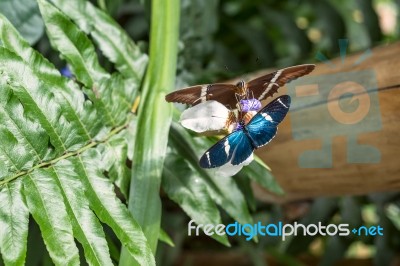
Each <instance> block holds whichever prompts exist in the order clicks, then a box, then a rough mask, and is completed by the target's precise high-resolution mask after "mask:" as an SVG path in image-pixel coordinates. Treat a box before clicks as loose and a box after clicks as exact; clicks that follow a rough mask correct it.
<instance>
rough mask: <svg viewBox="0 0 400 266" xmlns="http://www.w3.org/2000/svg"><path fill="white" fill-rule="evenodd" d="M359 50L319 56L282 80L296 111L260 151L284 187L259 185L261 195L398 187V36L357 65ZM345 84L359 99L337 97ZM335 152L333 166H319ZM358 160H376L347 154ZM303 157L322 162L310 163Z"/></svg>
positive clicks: (268, 198)
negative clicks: (272, 189)
mask: <svg viewBox="0 0 400 266" xmlns="http://www.w3.org/2000/svg"><path fill="white" fill-rule="evenodd" d="M361 55H362V53H359V54H355V55H352V56H349V57H347V58H346V59H345V60H344V62H343V63H342V60H341V58H336V59H335V60H332V62H331V63H332V64H334V65H336V66H337V67H336V68H332V67H331V65H328V64H323V63H321V64H318V65H317V67H316V69H315V70H314V72H313V73H312V74H310V77H304V78H301V79H299V80H297V81H295V82H292V83H291V84H289V85H288V86H286V88H282V90H281V91H280V94H287V93H288V94H289V95H291V96H292V108H291V111H290V113H289V115H288V117H287V118H286V119H285V120H284V122H283V123H282V124H281V125H280V126H279V130H278V134H277V136H276V138H275V139H274V140H273V141H272V142H271V143H270V144H268V145H267V146H265V147H263V148H261V149H259V150H258V151H257V155H259V156H260V157H261V158H262V159H263V160H264V161H265V163H266V164H267V165H269V166H270V167H271V169H272V171H273V174H274V176H275V177H276V178H277V180H278V182H279V183H280V185H281V186H282V187H283V189H284V190H285V192H286V195H285V196H284V197H277V196H275V195H272V194H270V193H268V192H267V191H265V190H264V189H262V188H260V187H259V186H257V185H254V186H253V188H254V191H255V194H256V196H257V197H258V198H259V199H261V200H265V201H275V202H285V201H291V200H297V199H305V198H313V197H318V196H334V195H349V194H351V195H354V194H366V193H373V192H382V191H393V190H399V189H400V161H399V159H400V123H399V122H400V111H399V110H400V97H399V96H400V43H396V44H392V45H388V46H381V47H378V48H375V49H373V50H372V53H371V54H370V56H369V57H367V58H365V60H364V61H363V62H361V63H359V64H357V65H354V64H355V62H357V60H359V58H360V56H361ZM360 73H361V74H360ZM261 74H262V73H261ZM306 79H307V80H306ZM313 81H314V83H313ZM307 82H309V83H310V84H304V83H307ZM335 83H336V84H335ZM374 83H375V85H374ZM316 86H317V88H316ZM340 87H342V88H340ZM376 87H377V88H376ZM374 89H375V91H376V92H375V93H373V91H374ZM376 89H377V90H376ZM365 90H368V92H366V91H365ZM345 91H352V92H355V93H356V95H355V96H354V95H352V94H346V95H347V96H351V95H352V97H354V99H356V101H354V102H352V103H351V102H349V99H350V98H347V99H341V100H338V96H343V92H345ZM357 93H358V94H357ZM318 97H319V98H318ZM335 97H336V98H335ZM316 99H319V100H316ZM321 99H322V100H321ZM328 99H329V100H328ZM346 101H347V102H346ZM346 105H347V106H346ZM329 108H330V109H329ZM346 108H347V109H346ZM329 110H330V111H329ZM357 116H358V117H357ZM346 123H347V125H346ZM323 143H324V144H323ZM357 143H358V144H365V145H368V146H369V147H370V148H368V147H367V146H360V145H358V144H357ZM371 147H372V148H371ZM330 148H331V151H329V149H330ZM318 149H319V150H320V151H322V152H320V153H319V154H318V152H317V155H318V156H317V157H316V158H318V157H319V158H320V159H321V162H317V160H314V161H312V160H310V159H309V157H308V160H305V161H300V163H299V158H300V157H301V156H304V154H306V153H307V151H310V150H318ZM363 149H364V150H363ZM348 150H349V151H348ZM374 151H375V152H374ZM376 151H377V152H378V153H377V154H378V156H380V158H379V157H376V155H377V154H376ZM349 152H350V153H357V152H359V153H358V155H357V154H356V155H353V156H352V155H351V154H350V155H348V154H349ZM329 153H330V156H331V157H332V166H331V167H328V168H318V165H321V163H322V164H323V163H326V160H322V159H323V156H327V154H329ZM374 156H375V157H374ZM303 158H306V159H307V157H303ZM354 160H360V161H363V160H364V161H365V160H366V161H368V160H372V161H374V160H375V161H376V162H375V163H368V162H367V163H365V162H364V163H354V162H349V161H354ZM328 161H329V160H328ZM304 162H306V166H307V163H308V164H309V165H311V166H312V165H313V164H314V165H317V167H315V168H304Z"/></svg>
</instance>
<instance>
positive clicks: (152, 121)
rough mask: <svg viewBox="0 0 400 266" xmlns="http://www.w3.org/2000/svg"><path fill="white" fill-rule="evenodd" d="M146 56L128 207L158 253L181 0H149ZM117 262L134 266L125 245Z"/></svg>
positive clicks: (153, 249)
mask: <svg viewBox="0 0 400 266" xmlns="http://www.w3.org/2000/svg"><path fill="white" fill-rule="evenodd" d="M151 12H152V14H151V29H150V54H149V56H150V60H149V65H148V68H147V72H146V76H145V78H144V82H143V87H142V95H141V101H140V105H139V109H138V123H137V134H136V140H135V150H134V158H133V167H132V179H131V186H130V192H129V203H128V208H129V210H130V211H131V213H132V215H133V217H134V218H135V219H136V221H138V222H139V224H140V225H141V227H142V229H143V232H144V234H145V236H146V237H147V240H148V243H149V245H150V247H151V249H152V251H153V253H154V254H155V253H156V249H157V243H158V237H159V232H160V222H161V200H160V196H159V190H160V184H161V175H162V169H163V164H164V158H165V154H166V151H167V144H168V132H169V128H170V125H171V120H172V105H171V104H169V103H167V102H166V101H165V95H166V94H167V93H168V92H169V91H171V90H172V89H173V88H174V86H175V74H176V61H177V53H178V36H179V15H180V1H179V0H168V1H166V0H152V6H151ZM120 265H137V263H136V262H135V261H134V259H133V258H132V257H131V256H130V255H129V254H128V253H127V252H126V251H125V250H124V249H123V250H122V252H121V259H120Z"/></svg>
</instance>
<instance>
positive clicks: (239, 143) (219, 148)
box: [200, 130, 254, 168]
mask: <svg viewBox="0 0 400 266" xmlns="http://www.w3.org/2000/svg"><path fill="white" fill-rule="evenodd" d="M253 150H254V147H253V146H252V144H251V142H250V139H249V138H248V137H247V136H246V135H245V134H244V132H243V131H242V130H238V131H235V132H233V133H231V134H229V135H228V136H226V137H225V138H223V139H221V140H220V141H218V142H217V143H216V144H215V145H214V146H212V147H211V148H210V149H208V150H207V151H206V152H205V153H204V154H203V156H202V157H201V158H200V166H201V167H203V168H214V167H219V166H222V165H224V164H226V163H228V162H231V163H232V164H233V165H238V164H240V163H241V162H243V161H245V160H246V159H247V158H248V157H249V156H250V155H251V154H252V153H253Z"/></svg>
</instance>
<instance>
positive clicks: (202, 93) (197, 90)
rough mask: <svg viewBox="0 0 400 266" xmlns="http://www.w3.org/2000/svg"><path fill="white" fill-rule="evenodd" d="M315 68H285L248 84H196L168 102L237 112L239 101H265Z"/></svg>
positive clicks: (309, 65)
mask: <svg viewBox="0 0 400 266" xmlns="http://www.w3.org/2000/svg"><path fill="white" fill-rule="evenodd" d="M314 68H315V65H313V64H305V65H298V66H292V67H288V68H283V69H280V70H277V71H275V72H272V73H269V74H266V75H264V76H261V77H258V78H256V79H253V80H251V81H249V82H247V83H246V82H245V81H243V80H242V81H240V82H238V83H237V84H224V83H216V84H206V85H196V86H192V87H188V88H185V89H182V90H177V91H174V92H171V93H169V94H168V95H166V96H165V100H166V101H167V102H178V103H185V104H189V105H197V104H200V103H204V102H205V101H210V100H215V101H218V102H220V103H222V104H223V105H225V106H226V107H228V108H229V109H236V104H237V102H238V98H239V99H244V98H245V97H248V96H249V95H251V96H252V98H255V99H257V100H259V101H262V100H264V99H266V98H268V97H270V96H272V95H273V94H274V93H275V92H277V91H278V89H279V87H281V86H283V85H285V84H286V83H288V82H289V81H291V80H293V79H296V78H298V77H301V76H304V75H307V74H308V73H310V72H311V71H313V70H314ZM238 96H239V97H238Z"/></svg>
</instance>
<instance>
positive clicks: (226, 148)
mask: <svg viewBox="0 0 400 266" xmlns="http://www.w3.org/2000/svg"><path fill="white" fill-rule="evenodd" d="M224 146H225V153H226V157H229V150H230V149H231V146H230V145H229V141H228V139H226V140H225V142H224Z"/></svg>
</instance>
